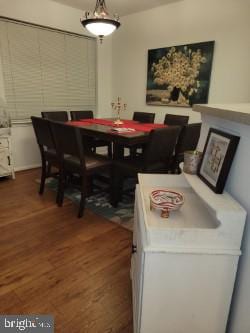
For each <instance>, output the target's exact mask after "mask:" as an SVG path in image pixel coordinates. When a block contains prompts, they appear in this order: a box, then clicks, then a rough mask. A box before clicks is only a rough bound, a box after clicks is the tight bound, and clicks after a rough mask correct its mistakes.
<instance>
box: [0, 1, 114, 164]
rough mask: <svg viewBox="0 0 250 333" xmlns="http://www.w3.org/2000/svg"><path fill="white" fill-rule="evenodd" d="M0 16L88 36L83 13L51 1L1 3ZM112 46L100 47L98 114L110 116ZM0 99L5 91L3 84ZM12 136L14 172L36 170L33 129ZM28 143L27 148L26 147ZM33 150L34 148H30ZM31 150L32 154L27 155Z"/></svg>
mask: <svg viewBox="0 0 250 333" xmlns="http://www.w3.org/2000/svg"><path fill="white" fill-rule="evenodd" d="M0 15H1V16H6V17H9V18H13V19H19V20H23V21H27V22H31V23H36V24H41V25H45V26H49V27H52V28H57V29H62V30H67V31H71V32H75V33H80V34H85V35H86V34H87V33H86V30H85V29H84V28H83V27H82V25H81V23H80V17H82V16H83V12H82V11H80V10H78V9H74V8H71V7H68V6H64V5H60V4H58V3H56V2H53V1H49V0H22V1H20V0H0ZM111 45H112V38H111V37H109V38H106V39H105V41H104V43H103V44H102V45H100V44H99V43H98V55H97V69H98V73H99V75H98V81H97V105H98V109H97V114H98V115H99V116H100V115H102V114H103V115H105V116H110V115H111V108H110V101H111V99H112V97H111V89H112V83H111V79H112V76H111V74H110V73H111V71H110V66H111V59H112V55H111V50H112V48H111ZM0 90H1V91H0V96H1V95H2V94H3V87H2V86H1V84H0ZM12 133H13V147H14V148H13V149H14V164H15V169H17V170H20V169H23V168H25V167H31V166H32V165H33V166H37V165H38V164H39V161H40V157H39V154H38V150H37V147H36V146H35V144H34V136H33V132H32V130H31V126H15V127H13V130H12ZM24 143H25V144H24ZM28 147H31V148H28ZM28 149H30V150H29V152H28Z"/></svg>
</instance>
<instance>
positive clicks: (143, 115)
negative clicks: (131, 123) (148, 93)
mask: <svg viewBox="0 0 250 333" xmlns="http://www.w3.org/2000/svg"><path fill="white" fill-rule="evenodd" d="M133 120H135V121H139V122H140V123H153V122H154V121H155V113H151V112H140V111H135V112H134V114H133Z"/></svg>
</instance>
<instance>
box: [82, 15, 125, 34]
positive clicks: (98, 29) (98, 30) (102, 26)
mask: <svg viewBox="0 0 250 333" xmlns="http://www.w3.org/2000/svg"><path fill="white" fill-rule="evenodd" d="M82 25H83V26H84V27H85V28H86V29H87V30H88V31H89V32H91V33H92V34H93V35H95V36H108V35H110V34H112V32H114V31H115V30H116V29H118V28H119V26H120V23H119V22H117V21H114V20H109V19H87V20H83V21H82Z"/></svg>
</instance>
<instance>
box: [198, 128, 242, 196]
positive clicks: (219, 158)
mask: <svg viewBox="0 0 250 333" xmlns="http://www.w3.org/2000/svg"><path fill="white" fill-rule="evenodd" d="M239 141H240V137H239V136H235V135H232V134H229V133H225V132H223V131H220V130H217V129H214V128H210V129H209V132H208V136H207V139H206V143H205V148H204V151H203V154H202V159H201V163H200V165H199V168H198V176H199V177H200V179H201V180H202V181H203V182H204V183H206V184H207V185H208V186H209V187H210V188H211V189H212V190H213V191H214V192H215V193H217V194H221V193H222V192H223V190H224V186H225V184H226V180H227V176H228V174H229V171H230V168H231V165H232V162H233V158H234V155H235V152H236V149H237V146H238V144H239Z"/></svg>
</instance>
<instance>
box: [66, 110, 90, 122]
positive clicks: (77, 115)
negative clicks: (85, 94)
mask: <svg viewBox="0 0 250 333" xmlns="http://www.w3.org/2000/svg"><path fill="white" fill-rule="evenodd" d="M70 117H71V120H80V119H93V118H94V113H93V111H91V110H84V111H70Z"/></svg>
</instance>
